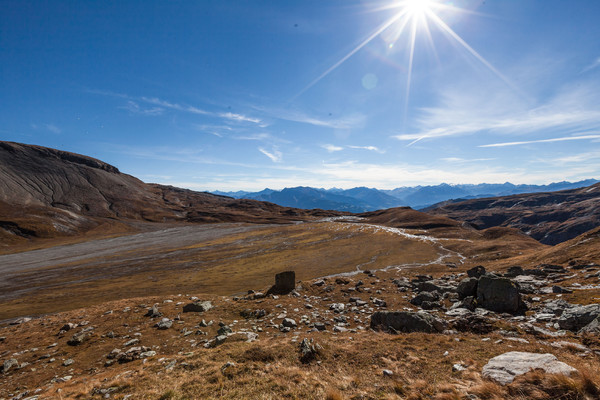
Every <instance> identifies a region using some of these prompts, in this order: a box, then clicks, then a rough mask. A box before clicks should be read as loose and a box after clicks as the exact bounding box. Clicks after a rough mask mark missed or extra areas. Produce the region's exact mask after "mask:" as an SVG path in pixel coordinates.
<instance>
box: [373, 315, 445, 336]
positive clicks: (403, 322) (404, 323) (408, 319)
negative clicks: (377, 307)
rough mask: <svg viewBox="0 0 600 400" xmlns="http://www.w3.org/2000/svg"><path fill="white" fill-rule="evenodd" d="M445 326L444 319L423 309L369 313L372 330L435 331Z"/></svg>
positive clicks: (439, 330)
mask: <svg viewBox="0 0 600 400" xmlns="http://www.w3.org/2000/svg"><path fill="white" fill-rule="evenodd" d="M446 326H447V323H446V321H444V320H442V319H439V318H437V317H434V316H433V315H431V314H429V313H427V312H423V311H419V312H413V311H378V312H376V313H374V314H373V315H371V328H372V329H374V330H384V331H391V332H406V333H408V332H426V333H437V332H442V331H443V330H444V329H446Z"/></svg>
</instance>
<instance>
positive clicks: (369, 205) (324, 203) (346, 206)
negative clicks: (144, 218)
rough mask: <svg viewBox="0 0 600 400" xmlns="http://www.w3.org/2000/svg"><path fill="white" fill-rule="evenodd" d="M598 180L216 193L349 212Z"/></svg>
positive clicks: (421, 205)
mask: <svg viewBox="0 0 600 400" xmlns="http://www.w3.org/2000/svg"><path fill="white" fill-rule="evenodd" d="M597 182H599V181H598V180H596V179H586V180H582V181H578V182H566V181H563V182H555V183H550V184H548V185H525V184H521V185H515V184H512V183H510V182H506V183H501V184H491V183H481V184H477V185H474V184H460V185H449V184H447V183H442V184H439V185H430V186H410V187H409V186H407V187H399V188H396V189H392V190H380V189H374V188H367V187H356V188H353V189H337V188H333V189H319V188H312V187H304V186H298V187H291V188H285V189H283V190H272V189H264V190H262V191H260V192H246V191H236V192H221V191H215V192H213V193H214V194H218V195H223V196H229V197H233V198H236V199H242V198H244V199H253V200H260V201H268V202H271V203H275V204H278V205H280V206H285V207H295V208H303V209H313V208H321V209H325V210H337V211H348V212H355V213H356V212H359V213H360V212H366V211H374V210H380V209H385V208H391V207H400V206H408V207H411V208H414V209H423V208H426V207H430V206H432V205H434V204H437V203H440V202H444V201H448V200H456V199H460V200H468V199H476V198H486V197H498V196H509V195H514V194H522V193H541V192H555V191H559V190H568V189H578V188H582V187H586V186H590V185H593V184H595V183H597Z"/></svg>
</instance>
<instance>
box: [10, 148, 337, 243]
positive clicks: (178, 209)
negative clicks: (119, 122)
mask: <svg viewBox="0 0 600 400" xmlns="http://www.w3.org/2000/svg"><path fill="white" fill-rule="evenodd" d="M314 215H317V216H321V215H336V213H324V212H321V211H318V210H317V211H305V210H295V209H291V208H286V207H281V206H277V205H275V204H270V203H264V202H259V201H253V200H236V199H232V198H228V197H224V196H216V195H213V194H209V193H200V192H194V191H191V190H186V189H179V188H174V187H170V186H164V185H157V184H146V183H144V182H142V181H140V180H139V179H137V178H134V177H133V176H130V175H127V174H123V173H121V172H119V170H118V169H117V168H116V167H114V166H112V165H109V164H107V163H104V162H102V161H99V160H96V159H94V158H91V157H86V156H82V155H79V154H74V153H69V152H66V151H61V150H55V149H50V148H45V147H40V146H32V145H25V144H19V143H12V142H0V228H1V230H0V237H1V238H2V239H5V241H6V242H15V241H18V240H19V239H22V238H31V237H54V236H60V235H73V234H79V233H82V232H86V231H89V230H91V229H93V228H95V227H97V226H99V225H101V224H108V225H111V226H114V225H118V224H121V223H122V222H123V221H125V220H137V221H151V222H174V221H187V222H236V221H244V222H290V221H292V220H302V219H306V218H310V217H311V216H314Z"/></svg>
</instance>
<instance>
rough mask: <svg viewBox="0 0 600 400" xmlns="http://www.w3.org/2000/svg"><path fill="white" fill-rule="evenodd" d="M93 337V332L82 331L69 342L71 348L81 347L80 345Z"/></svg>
mask: <svg viewBox="0 0 600 400" xmlns="http://www.w3.org/2000/svg"><path fill="white" fill-rule="evenodd" d="M91 337H92V331H90V330H88V331H81V332H79V333H76V334H74V335H73V336H72V337H71V339H69V340H68V341H67V344H68V345H69V346H79V345H80V344H82V343H84V342H86V341H87V340H89V339H90V338H91Z"/></svg>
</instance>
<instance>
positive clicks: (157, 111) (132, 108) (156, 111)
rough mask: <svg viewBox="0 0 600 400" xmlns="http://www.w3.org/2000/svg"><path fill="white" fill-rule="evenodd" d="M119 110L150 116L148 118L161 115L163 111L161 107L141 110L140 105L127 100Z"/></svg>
mask: <svg viewBox="0 0 600 400" xmlns="http://www.w3.org/2000/svg"><path fill="white" fill-rule="evenodd" d="M121 108H122V109H124V110H127V111H129V112H130V113H132V114H139V115H150V116H153V115H162V113H163V112H164V111H165V110H164V109H163V108H161V107H152V108H142V107H140V105H139V104H138V103H136V102H135V101H133V100H128V101H127V104H126V105H124V106H123V107H121Z"/></svg>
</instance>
